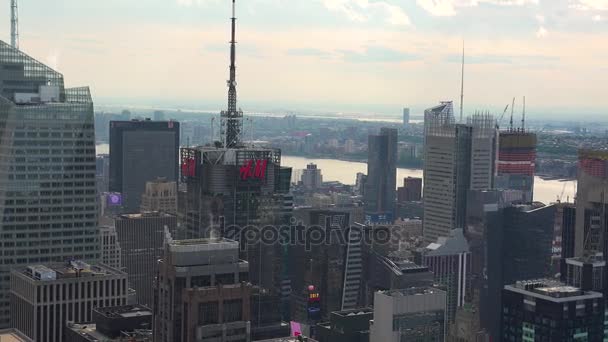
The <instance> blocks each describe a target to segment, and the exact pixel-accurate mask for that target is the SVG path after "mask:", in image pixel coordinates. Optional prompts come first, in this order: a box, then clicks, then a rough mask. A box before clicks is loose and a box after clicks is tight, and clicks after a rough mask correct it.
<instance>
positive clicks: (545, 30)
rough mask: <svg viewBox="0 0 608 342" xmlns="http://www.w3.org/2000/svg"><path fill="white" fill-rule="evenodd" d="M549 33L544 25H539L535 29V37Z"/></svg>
mask: <svg viewBox="0 0 608 342" xmlns="http://www.w3.org/2000/svg"><path fill="white" fill-rule="evenodd" d="M547 34H549V31H547V29H546V28H545V27H544V26H541V27H539V28H538V30H537V31H536V38H544V37H546V36H547Z"/></svg>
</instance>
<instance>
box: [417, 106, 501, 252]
mask: <svg viewBox="0 0 608 342" xmlns="http://www.w3.org/2000/svg"><path fill="white" fill-rule="evenodd" d="M494 125H495V123H494V119H493V118H492V116H490V115H486V114H476V115H474V116H472V117H470V118H468V119H467V124H455V123H454V113H453V106H452V102H442V103H441V104H440V105H439V106H436V107H433V108H430V109H427V110H426V111H425V113H424V189H423V192H424V195H423V198H424V221H423V222H424V223H423V224H424V227H423V233H424V239H425V241H426V242H429V243H430V242H433V241H435V240H437V238H438V237H440V236H449V234H450V230H452V229H456V228H464V225H465V219H466V205H467V194H468V192H469V190H488V189H492V188H493V185H494V174H495V162H494V161H495V158H496V129H495V128H494Z"/></svg>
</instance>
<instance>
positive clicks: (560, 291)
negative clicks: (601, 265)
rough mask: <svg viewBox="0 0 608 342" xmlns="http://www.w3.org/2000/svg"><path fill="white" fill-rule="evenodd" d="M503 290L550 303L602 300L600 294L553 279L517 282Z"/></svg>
mask: <svg viewBox="0 0 608 342" xmlns="http://www.w3.org/2000/svg"><path fill="white" fill-rule="evenodd" d="M505 289H506V290H510V291H513V292H517V293H521V294H524V295H529V296H532V297H536V298H539V299H544V300H548V301H552V302H566V301H575V300H583V299H593V298H602V294H601V293H598V292H593V291H583V290H582V289H580V288H578V287H574V286H569V285H566V284H564V283H562V282H560V281H557V280H553V279H535V280H525V281H518V282H517V283H515V284H514V285H507V286H505Z"/></svg>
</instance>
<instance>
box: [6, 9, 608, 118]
mask: <svg viewBox="0 0 608 342" xmlns="http://www.w3.org/2000/svg"><path fill="white" fill-rule="evenodd" d="M19 6H20V11H19V12H20V18H19V22H20V27H19V31H20V48H21V49H22V51H24V52H25V53H27V54H29V55H31V56H37V57H39V60H40V61H41V62H43V63H47V64H49V65H50V66H51V67H54V68H56V69H60V70H62V72H63V73H64V75H65V77H66V78H67V79H70V80H72V82H74V83H71V84H69V85H70V86H72V85H74V86H76V85H80V84H90V85H91V87H92V91H93V94H94V96H95V99H96V104H98V105H112V104H119V103H120V104H123V103H129V104H133V105H150V106H169V107H171V106H176V105H183V106H184V107H195V108H196V107H200V106H206V107H208V108H214V107H217V108H223V107H225V96H226V95H225V94H226V88H225V86H224V85H225V80H226V79H227V76H228V51H229V45H228V41H229V30H227V27H226V25H227V23H228V20H229V17H230V6H229V1H223V0H176V1H173V0H150V1H147V3H146V6H145V7H138V6H137V2H136V1H119V0H109V1H103V2H101V1H89V2H87V3H86V4H84V3H80V2H77V1H73V0H59V1H54V2H52V3H48V2H40V1H27V0H22V1H20V2H19ZM237 6H238V7H237V18H238V21H237V35H238V37H239V44H238V45H237V52H238V56H239V58H238V59H237V74H238V76H237V77H238V80H239V100H240V103H239V107H243V108H244V109H245V110H263V109H268V110H272V109H275V108H286V109H294V110H312V111H323V110H328V111H355V112H365V111H369V112H382V111H391V109H390V108H393V107H394V112H395V113H396V114H397V113H399V111H400V110H399V108H400V107H403V106H410V107H412V108H413V109H414V112H420V110H421V109H423V108H426V107H429V106H432V105H434V104H436V103H437V102H438V101H440V100H453V101H454V102H455V103H459V101H458V99H459V94H460V51H461V49H462V41H463V39H464V41H465V47H466V66H465V88H464V93H465V101H464V107H465V115H466V114H467V113H470V112H472V111H474V110H477V109H489V110H496V111H498V110H502V108H504V105H505V104H507V103H509V102H510V99H511V98H512V97H513V96H516V97H518V98H521V96H526V98H527V101H528V103H527V106H528V111H529V112H530V114H531V115H532V117H531V119H532V118H533V115H534V114H535V113H536V114H545V113H546V114H551V113H555V115H556V116H559V114H565V113H570V112H573V111H577V112H578V113H580V112H583V113H587V114H594V115H598V116H599V115H600V114H601V113H603V112H604V110H603V108H605V107H606V106H607V105H608V99H606V98H605V97H604V96H602V95H603V94H602V89H601V88H600V87H598V86H596V85H598V84H603V83H605V82H606V81H608V76H607V75H608V73H606V72H605V71H606V70H607V68H606V67H605V66H604V65H603V63H602V62H603V60H605V57H606V56H607V55H608V49H606V48H604V47H603V46H602V44H601V43H602V40H604V41H605V39H606V38H608V24H607V22H606V20H605V18H604V17H606V18H608V16H606V15H607V14H608V13H606V12H607V11H608V1H606V0H551V1H548V0H417V1H414V0H411V1H403V0H402V1H391V0H385V1H369V0H311V1H301V0H291V1H285V0H251V1H247V2H245V1H240V3H238V2H237ZM57 18H59V19H57ZM53 19H54V20H53ZM313 22H314V23H315V27H314V28H312V29H311V28H310V27H308V24H309V23H313ZM9 24H10V15H9V4H8V2H7V4H6V6H2V8H0V27H4V28H5V29H4V30H0V39H2V40H4V41H10V37H9V32H10V30H9ZM100 28H102V30H100ZM565 47H567V48H565ZM260 80H262V82H263V84H260ZM486 89H491V91H487V90H486ZM520 106H521V105H520ZM520 106H518V107H520ZM518 107H516V111H517V110H518ZM519 109H521V108H519Z"/></svg>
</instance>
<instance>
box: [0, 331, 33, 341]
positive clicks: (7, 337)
mask: <svg viewBox="0 0 608 342" xmlns="http://www.w3.org/2000/svg"><path fill="white" fill-rule="evenodd" d="M0 341H1V342H33V341H34V340H32V339H31V338H29V337H27V336H25V335H24V334H23V333H22V332H20V331H19V330H17V329H4V330H0Z"/></svg>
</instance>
